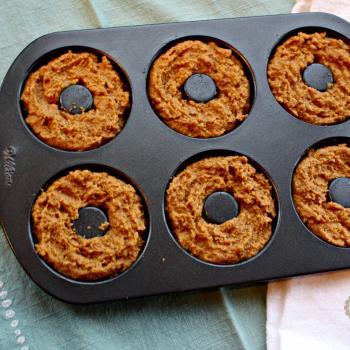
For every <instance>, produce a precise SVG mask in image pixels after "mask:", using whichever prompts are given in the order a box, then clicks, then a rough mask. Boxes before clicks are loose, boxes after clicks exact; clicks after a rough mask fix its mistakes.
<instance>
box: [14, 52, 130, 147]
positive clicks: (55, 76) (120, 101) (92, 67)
mask: <svg viewBox="0 0 350 350" xmlns="http://www.w3.org/2000/svg"><path fill="white" fill-rule="evenodd" d="M73 84H81V85H84V86H85V87H87V88H88V89H89V90H90V92H91V93H92V95H93V98H94V106H93V108H92V109H90V110H89V111H87V112H83V113H81V114H75V115H73V114H70V113H68V112H66V111H64V110H63V109H61V108H60V105H59V98H60V95H61V92H62V91H63V90H64V89H65V88H66V87H68V86H69V85H73ZM21 99H22V102H23V106H24V109H25V110H26V111H27V113H28V115H27V117H26V122H27V123H28V125H29V126H30V127H31V129H32V130H33V132H34V133H35V134H36V135H37V136H38V137H39V138H40V139H41V140H42V141H44V142H46V143H47V144H49V145H51V146H54V147H57V148H60V149H64V150H70V151H84V150H88V149H93V148H96V147H98V146H100V145H102V144H104V143H106V142H107V141H108V140H110V139H112V138H113V137H115V136H116V135H117V134H118V133H119V132H120V131H121V129H122V128H123V126H124V123H125V111H126V109H127V108H128V107H129V105H130V97H129V92H128V91H127V89H126V87H125V86H124V83H123V82H122V80H121V78H120V76H119V75H118V73H117V72H116V70H115V69H114V68H113V66H112V65H111V63H110V62H109V60H108V59H107V58H106V57H102V60H101V61H99V59H98V57H97V56H96V55H94V54H92V53H86V52H84V53H72V52H68V53H66V54H63V55H61V56H59V57H58V58H56V59H54V60H52V61H50V62H49V63H48V64H46V65H44V66H42V67H41V68H39V69H38V70H37V71H35V72H34V73H32V74H30V76H29V78H28V80H27V82H26V84H25V87H24V90H23V93H22V97H21Z"/></svg>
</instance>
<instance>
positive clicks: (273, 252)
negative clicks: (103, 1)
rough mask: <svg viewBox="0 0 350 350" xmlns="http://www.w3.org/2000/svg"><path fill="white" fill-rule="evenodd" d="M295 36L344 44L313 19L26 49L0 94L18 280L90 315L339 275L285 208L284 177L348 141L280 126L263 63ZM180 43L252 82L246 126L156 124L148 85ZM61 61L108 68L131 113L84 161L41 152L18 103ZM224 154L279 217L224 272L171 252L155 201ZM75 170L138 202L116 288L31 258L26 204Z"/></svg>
mask: <svg viewBox="0 0 350 350" xmlns="http://www.w3.org/2000/svg"><path fill="white" fill-rule="evenodd" d="M298 31H304V32H316V31H326V32H328V33H329V35H331V36H336V37H341V38H343V39H344V40H348V39H349V38H350V25H349V23H348V22H346V21H344V20H342V19H340V18H338V17H335V16H332V15H328V14H321V13H312V14H296V15H277V16H265V17H250V18H234V19H223V20H211V21H200V22H186V23H171V24H159V25H146V26H134V27H120V28H108V29H93V30H80V31H69V32H60V33H53V34H49V35H45V36H43V37H41V38H39V39H37V40H35V41H34V42H32V43H31V44H30V45H29V46H27V47H26V48H25V49H24V50H23V51H22V52H21V53H20V55H19V56H18V57H17V58H16V60H15V61H14V63H13V64H12V66H11V67H10V69H9V71H8V73H7V75H6V77H5V79H4V81H3V84H2V88H1V92H0V130H1V136H0V147H1V154H2V157H1V172H0V186H1V187H0V217H1V220H2V224H3V227H4V229H5V232H6V236H7V239H8V241H9V243H10V245H11V248H12V249H13V251H14V253H15V255H16V257H17V259H18V260H19V262H20V264H21V265H22V267H23V268H24V269H25V270H26V272H27V273H28V274H29V276H30V277H31V278H32V279H33V280H34V281H35V282H36V283H37V284H38V285H39V286H40V287H42V288H43V289H44V290H46V291H47V292H49V293H50V294H52V295H53V296H55V297H57V298H59V299H61V300H64V301H67V302H72V303H92V302H100V301H108V300H114V299H124V298H129V297H130V298H131V297H138V296H145V295H154V294H160V293H168V292H176V291H185V290H194V289H200V288H210V287H217V286H226V285H241V284H247V283H251V282H257V281H266V280H272V279H277V278H283V277H288V276H296V275H300V274H307V273H313V272H320V271H328V270H336V269H342V268H347V267H350V249H347V248H340V247H336V246H333V245H331V244H328V243H326V242H324V241H323V240H321V239H319V238H318V237H316V236H315V235H314V234H313V233H312V232H311V231H310V230H308V229H307V228H306V226H305V225H304V224H303V223H302V221H301V220H300V218H299V216H298V214H297V212H296V209H295V207H294V204H293V200H292V195H291V194H292V190H291V182H292V176H293V171H294V169H295V166H296V165H297V164H298V162H299V161H300V159H301V158H302V157H303V156H304V155H305V153H306V152H307V150H308V149H310V147H318V146H320V145H321V146H322V145H329V144H338V143H342V142H346V143H347V142H348V140H349V139H348V137H349V136H350V121H347V122H344V123H341V124H336V125H332V126H316V125H312V124H308V123H305V122H303V121H301V120H298V119H297V118H295V117H293V116H292V115H291V114H289V113H288V112H287V111H286V110H285V109H284V108H283V107H282V106H281V105H280V104H279V103H278V102H277V101H276V99H275V97H274V96H273V94H272V92H271V90H270V87H269V84H268V80H267V65H268V61H269V58H270V57H271V55H272V53H273V50H274V48H275V47H276V46H277V45H278V44H279V43H281V42H282V41H283V40H285V39H286V38H287V37H288V36H290V35H293V34H296V33H297V32H298ZM190 38H199V39H202V40H214V41H217V42H218V43H226V44H227V45H229V46H231V47H232V48H233V49H234V50H235V52H236V53H237V55H239V56H240V57H241V60H242V62H244V65H245V66H246V71H247V74H248V76H249V78H250V79H251V85H252V95H253V97H252V107H251V110H250V112H249V115H248V117H247V119H246V120H245V121H244V122H243V123H241V124H240V125H239V126H238V127H237V128H236V129H234V130H233V131H231V132H228V133H227V134H225V135H223V136H220V137H215V138H210V139H197V138H191V137H187V136H184V135H182V134H179V133H177V132H176V131H174V130H172V129H171V128H169V127H168V126H167V125H166V124H165V123H163V122H162V121H161V119H160V118H159V117H158V116H157V114H156V113H155V112H154V110H153V109H152V106H151V104H150V102H149V99H148V95H147V76H148V72H149V69H150V67H151V64H152V62H153V60H154V59H155V58H156V57H157V56H158V55H159V54H160V53H161V52H162V50H164V48H167V47H169V45H171V43H172V42H176V41H180V40H186V39H190ZM68 49H71V50H72V51H92V52H96V53H98V54H104V55H106V56H108V57H109V58H110V59H111V60H113V61H114V62H116V64H117V65H119V67H121V68H120V69H121V70H122V71H123V72H124V75H125V77H126V79H127V80H128V82H129V84H130V90H131V94H132V106H131V109H130V113H129V116H128V119H127V123H126V125H125V127H124V128H123V130H122V131H121V133H120V134H119V135H117V136H116V137H115V138H114V139H113V140H111V141H110V142H108V143H106V144H105V145H103V146H101V147H99V148H96V149H94V150H90V151H84V152H69V151H62V150H58V149H55V148H53V147H50V146H48V145H47V144H45V143H43V142H42V141H40V140H39V139H38V138H37V137H36V136H35V135H34V134H33V133H32V131H31V130H30V128H29V127H28V126H27V125H26V123H25V121H24V114H23V111H22V107H21V103H20V95H21V91H22V88H23V84H24V82H25V80H26V78H27V77H28V74H30V72H31V71H32V70H33V69H36V68H38V67H39V66H40V65H41V64H43V63H46V62H48V61H49V60H50V59H51V58H53V57H56V56H58V55H59V54H61V53H63V52H66V51H67V50H68ZM316 71H317V69H316ZM199 73H200V72H199ZM311 75H312V74H311ZM312 79H314V77H313V78H312ZM316 80H317V79H316ZM321 85H322V84H321ZM226 154H243V155H246V156H247V157H249V158H250V159H251V162H252V164H255V165H257V166H259V169H260V171H262V172H264V173H265V174H266V175H267V176H268V177H269V178H270V180H271V182H272V184H273V186H274V190H275V194H276V204H277V209H278V215H277V217H276V220H275V223H274V232H273V235H272V237H271V239H270V241H269V242H268V243H267V245H266V246H265V247H264V249H263V250H262V251H260V252H259V253H258V254H257V255H256V256H255V257H253V258H251V259H249V260H247V261H244V262H241V263H238V264H235V265H214V264H209V263H206V262H203V261H201V260H199V259H197V258H194V257H193V256H191V255H190V254H189V253H187V252H185V251H184V250H183V249H182V248H181V247H180V245H179V244H178V243H177V241H176V239H175V238H174V236H173V235H172V232H171V228H170V225H169V224H168V222H167V215H166V211H165V205H164V202H165V191H166V189H167V186H168V184H169V181H170V179H171V177H172V176H173V175H174V174H176V172H177V171H178V170H179V169H182V168H183V167H184V165H185V164H189V163H190V162H191V161H193V160H196V159H199V158H201V157H206V156H211V155H226ZM76 168H78V169H81V168H88V169H92V170H96V171H101V170H107V171H108V172H110V173H114V174H117V176H118V177H121V178H123V179H125V180H126V181H129V182H130V183H132V184H133V185H134V186H135V187H136V188H137V190H138V191H139V193H140V194H141V195H142V197H143V199H144V205H145V208H146V212H147V213H146V214H147V217H148V230H147V239H146V243H145V246H144V249H143V251H142V253H141V255H140V257H139V258H138V260H137V261H136V262H135V263H134V264H133V265H132V266H131V267H130V268H129V269H128V270H126V271H125V272H123V273H122V274H120V275H119V276H115V277H112V278H110V279H106V280H103V281H97V282H81V281H76V280H72V279H70V278H67V277H64V276H63V275H61V274H60V273H58V272H56V271H55V270H54V269H53V268H51V267H50V266H49V265H48V264H47V263H46V262H45V261H44V260H42V259H41V258H40V257H39V255H38V254H37V253H36V252H35V249H34V238H33V235H32V232H31V209H32V205H33V202H34V200H35V198H36V196H37V195H38V193H40V191H41V189H42V188H43V187H45V186H46V185H47V184H48V183H50V182H51V181H52V179H55V178H57V177H59V176H61V175H62V174H66V173H68V171H69V170H70V169H76ZM214 207H215V205H214Z"/></svg>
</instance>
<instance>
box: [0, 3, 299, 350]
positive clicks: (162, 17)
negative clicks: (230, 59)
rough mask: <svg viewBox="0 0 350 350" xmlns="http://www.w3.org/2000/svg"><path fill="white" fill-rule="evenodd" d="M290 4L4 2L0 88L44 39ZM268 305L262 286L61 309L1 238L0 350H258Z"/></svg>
mask: <svg viewBox="0 0 350 350" xmlns="http://www.w3.org/2000/svg"><path fill="white" fill-rule="evenodd" d="M292 5H293V0H253V1H249V0H234V1H232V0H231V1H230V0H227V1H226V0H225V1H204V0H201V1H188V0H182V1H162V0H152V1H133V0H125V1H120V2H119V1H108V0H103V1H98V0H90V1H88V0H86V1H84V0H81V1H74V0H61V1H57V0H56V1H53V0H50V1H45V0H30V1H29V0H27V1H13V0H1V7H0V49H1V62H0V80H1V81H2V79H3V77H4V75H5V73H6V71H7V69H8V68H9V66H10V64H11V62H12V61H13V60H14V59H15V57H16V56H17V55H18V54H19V53H20V51H21V50H22V49H23V48H24V47H25V46H26V45H27V44H29V43H30V42H31V41H32V40H34V39H35V38H37V37H39V36H41V35H43V34H46V33H49V32H54V31H61V30H71V29H84V28H94V27H110V26H120V25H136V24H147V23H159V22H174V21H188V20H200V19H213V18H225V17H237V16H251V15H267V14H277V13H288V12H290V10H291V7H292ZM0 113H1V112H0ZM14 215H15V213H14ZM23 234H24V232H23ZM265 299H266V287H265V285H261V286H254V287H249V288H247V287H246V288H221V289H218V290H216V291H211V292H195V293H182V294H173V295H165V296H156V297H148V298H141V299H136V300H128V301H116V302H109V303H104V304H97V305H87V306H77V305H70V304H66V303H63V302H61V301H58V300H56V299H54V298H52V297H51V296H49V295H47V294H46V293H45V292H44V291H42V290H41V289H40V288H39V287H37V286H36V285H35V284H34V283H33V282H32V281H31V280H30V278H29V277H28V276H27V275H26V274H25V272H24V271H23V270H22V268H21V267H20V266H19V264H18V262H17V261H16V258H15V256H14V255H13V253H12V251H11V249H10V247H9V245H8V243H7V241H6V239H5V236H4V234H3V232H0V350H12V349H13V350H19V349H21V350H28V349H32V350H41V349H44V350H46V349H55V350H56V349H62V350H63V349H67V350H68V349H69V350H74V349H101V350H102V349H103V350H105V349H107V350H108V349H120V350H123V349H136V350H137V349H177V350H178V349H201V350H202V349H249V350H251V349H264V348H265V347H266V345H265V321H266V316H265Z"/></svg>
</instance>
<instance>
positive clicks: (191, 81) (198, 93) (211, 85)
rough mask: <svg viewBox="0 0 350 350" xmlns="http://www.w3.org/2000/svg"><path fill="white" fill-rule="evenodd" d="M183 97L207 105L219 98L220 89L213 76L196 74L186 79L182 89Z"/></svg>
mask: <svg viewBox="0 0 350 350" xmlns="http://www.w3.org/2000/svg"><path fill="white" fill-rule="evenodd" d="M182 95H183V98H184V99H187V100H192V101H194V102H197V103H207V102H209V101H211V100H213V99H214V98H216V97H217V95H218V89H217V86H216V84H215V81H214V79H213V78H212V77H211V76H209V75H207V74H203V73H195V74H192V75H191V76H189V77H188V78H187V79H186V81H185V83H184V85H183V87H182Z"/></svg>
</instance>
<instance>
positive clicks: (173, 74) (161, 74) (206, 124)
mask: <svg viewBox="0 0 350 350" xmlns="http://www.w3.org/2000/svg"><path fill="white" fill-rule="evenodd" d="M195 73H201V74H206V75H209V76H210V77H211V78H212V79H213V80H214V81H215V84H216V86H217V89H218V91H219V93H218V96H217V97H216V98H214V99H212V100H210V101H208V102H206V103H197V102H195V101H193V100H189V99H185V98H184V97H183V91H182V89H183V85H184V83H185V82H186V80H187V79H188V78H189V77H190V76H191V75H193V74H195ZM148 93H149V98H150V101H151V103H152V106H153V108H154V110H155V112H156V113H157V114H158V115H159V117H160V118H161V119H162V120H163V121H164V122H165V123H166V124H167V125H168V126H169V127H170V128H172V129H174V130H176V131H177V132H179V133H182V134H184V135H187V136H192V137H200V138H209V137H215V136H220V135H222V134H224V133H226V132H228V131H230V130H232V129H234V128H235V127H236V126H237V125H238V124H239V123H240V122H242V121H243V120H244V119H245V118H246V117H247V114H248V111H249V109H250V84H249V80H248V78H247V77H246V75H245V73H244V70H243V66H242V63H241V62H240V61H239V59H238V58H237V57H236V56H235V54H234V53H233V52H232V50H231V49H229V48H222V47H219V46H218V45H217V44H215V43H214V42H209V43H204V42H202V41H199V40H187V41H184V42H181V43H179V44H176V45H175V46H173V47H171V48H170V49H169V50H168V51H166V52H165V53H164V54H162V55H160V56H159V57H158V58H157V59H156V60H155V62H154V63H153V66H152V68H151V71H150V75H149V81H148Z"/></svg>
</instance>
